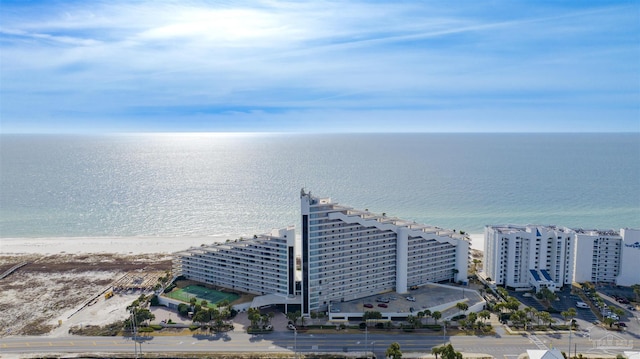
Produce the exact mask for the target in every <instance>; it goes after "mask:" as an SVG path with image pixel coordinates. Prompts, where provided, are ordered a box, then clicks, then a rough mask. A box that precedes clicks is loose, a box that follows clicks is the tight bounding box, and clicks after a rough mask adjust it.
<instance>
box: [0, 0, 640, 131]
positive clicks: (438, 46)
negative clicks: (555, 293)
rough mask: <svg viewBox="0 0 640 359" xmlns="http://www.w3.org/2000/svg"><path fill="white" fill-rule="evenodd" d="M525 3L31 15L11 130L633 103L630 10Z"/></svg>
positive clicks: (203, 5) (189, 7)
mask: <svg viewBox="0 0 640 359" xmlns="http://www.w3.org/2000/svg"><path fill="white" fill-rule="evenodd" d="M468 6H472V5H468ZM511 6H513V5H511ZM532 6H533V5H529V7H532ZM521 7H522V8H518V10H519V11H515V12H511V13H506V14H497V15H496V14H494V13H493V12H492V11H493V10H492V11H487V12H483V11H482V9H481V7H478V8H476V9H473V8H466V9H465V8H456V7H455V6H451V5H450V4H449V3H442V4H435V3H429V4H423V3H413V2H402V3H387V4H382V3H365V2H279V1H263V2H260V3H254V2H224V3H210V2H139V3H134V4H131V3H125V2H95V3H75V4H69V5H64V4H63V5H60V6H57V7H52V6H47V5H46V4H44V5H40V7H38V8H22V7H18V8H16V9H12V11H11V12H9V14H10V15H5V17H4V18H3V24H2V30H0V36H2V43H0V46H2V47H1V48H0V49H1V50H2V53H1V55H0V56H1V57H2V83H3V85H2V92H3V93H2V95H3V98H5V99H6V100H5V101H3V103H4V104H5V105H4V106H3V120H4V119H7V118H8V120H5V121H12V120H11V119H12V118H16V119H17V118H18V117H21V116H22V117H24V116H25V114H26V113H27V112H29V111H24V110H22V109H21V108H20V106H21V105H23V104H26V103H30V102H31V103H33V102H34V101H35V102H37V103H38V105H39V106H38V107H39V109H38V111H36V112H33V113H31V115H32V116H38V115H39V116H43V117H46V114H47V113H49V114H53V113H57V112H59V111H62V112H65V111H67V113H72V112H73V111H76V110H77V111H79V112H82V113H86V112H89V111H90V110H94V111H104V112H111V113H117V114H127V111H129V110H131V109H133V110H132V111H134V110H135V109H139V108H146V107H154V106H156V107H160V108H161V107H164V106H175V107H184V108H185V113H186V115H185V116H189V113H191V112H193V113H197V112H198V111H200V110H199V108H215V107H223V108H224V107H229V106H237V107H240V108H244V107H248V108H256V107H264V108H271V107H277V108H279V109H280V110H283V109H284V111H286V108H288V109H290V111H294V110H295V111H303V112H304V111H306V109H308V110H310V111H311V110H313V111H315V110H316V109H321V108H324V109H326V110H333V111H343V110H344V109H349V111H348V112H346V113H349V114H351V115H353V116H355V115H354V113H353V112H351V111H352V110H356V109H363V108H384V109H392V108H394V107H395V108H397V109H398V110H399V111H406V109H414V108H421V107H422V108H426V109H432V108H443V109H451V110H452V113H455V111H453V110H455V109H456V108H458V107H463V108H467V107H473V106H476V107H479V106H487V105H492V106H496V107H498V108H499V106H518V107H519V108H520V109H524V107H525V105H526V104H536V105H534V106H539V105H540V104H541V103H542V104H554V105H555V104H557V102H558V101H567V103H566V105H567V106H573V107H575V109H576V110H575V114H576V115H574V116H577V114H578V113H579V112H580V111H579V110H578V108H579V107H580V106H581V105H582V103H583V100H581V99H584V98H589V103H591V104H593V103H601V104H603V105H606V104H610V105H615V106H624V103H626V100H623V99H627V98H632V97H633V96H632V95H633V94H634V93H635V94H637V93H638V92H639V90H638V88H637V81H636V82H634V81H633V79H634V78H637V75H638V72H639V69H638V68H639V66H640V65H638V64H637V61H636V63H635V64H634V63H633V62H632V61H629V59H634V58H635V59H636V60H637V44H636V45H633V44H631V45H630V44H628V43H625V39H626V41H629V39H631V41H633V39H634V38H635V37H634V36H633V35H629V34H628V33H627V32H629V31H634V30H638V24H637V22H635V20H634V19H635V18H634V17H633V16H632V15H629V14H628V12H629V9H628V8H624V7H622V8H619V7H614V8H595V9H591V8H585V9H583V8H578V9H571V8H568V9H560V10H561V11H560V12H558V11H556V9H547V8H545V7H536V8H535V9H530V8H527V5H521ZM529 10H535V11H532V13H535V14H536V15H535V16H532V15H529V14H528V11H529ZM603 30H604V31H606V32H605V33H603ZM636 37H637V36H636ZM634 56H635V57H634ZM633 75H636V76H635V77H634V76H633ZM620 90H622V91H623V93H621V94H619V96H612V95H611V94H610V93H609V92H611V91H620ZM630 94H631V95H630ZM554 96H555V98H554ZM621 103H622V104H621ZM189 106H194V110H192V111H189V110H188V107H189ZM524 110H526V109H524ZM21 111H22V112H21ZM241 112H242V110H241ZM403 113H406V112H403ZM504 113H505V114H507V113H510V112H508V111H506V110H505V112H504ZM128 115H129V116H130V118H131V119H132V121H135V120H133V119H135V113H130V114H128ZM367 115H368V116H371V115H372V114H371V113H367ZM254 116H256V117H259V116H258V115H257V114H254ZM374 117H375V116H374ZM274 121H275V120H274Z"/></svg>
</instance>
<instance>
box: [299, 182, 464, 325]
mask: <svg viewBox="0 0 640 359" xmlns="http://www.w3.org/2000/svg"><path fill="white" fill-rule="evenodd" d="M300 198H301V214H302V311H303V314H309V313H310V312H312V311H317V310H325V309H327V307H328V306H329V305H330V304H331V303H332V302H333V303H335V302H341V301H349V300H354V299H358V298H363V297H366V296H370V295H374V294H378V293H382V292H385V291H392V290H395V291H396V292H398V293H404V292H407V290H408V289H409V288H410V287H411V286H414V285H420V284H425V283H434V282H447V281H464V280H466V279H467V267H468V256H469V240H468V238H467V237H466V236H465V235H462V234H459V233H456V232H454V231H450V230H445V229H442V228H438V227H433V226H427V225H422V224H417V223H415V222H412V221H406V220H401V219H398V218H391V217H387V216H386V215H377V214H373V213H370V212H368V211H367V210H364V211H362V210H355V209H353V208H350V207H345V206H341V205H339V204H337V203H334V202H332V201H331V199H330V198H318V197H314V196H312V195H311V194H310V193H306V192H305V191H304V190H302V191H301V195H300Z"/></svg>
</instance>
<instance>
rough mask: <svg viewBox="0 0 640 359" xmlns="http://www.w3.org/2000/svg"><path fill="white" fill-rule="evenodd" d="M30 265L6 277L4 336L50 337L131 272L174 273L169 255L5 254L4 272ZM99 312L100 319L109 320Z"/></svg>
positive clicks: (1, 306)
mask: <svg viewBox="0 0 640 359" xmlns="http://www.w3.org/2000/svg"><path fill="white" fill-rule="evenodd" d="M25 261H27V262H29V264H27V265H25V266H23V267H21V268H20V269H18V270H17V271H15V272H14V273H12V274H11V275H9V276H8V277H6V278H4V279H0V313H3V315H2V316H1V317H0V337H2V336H6V335H28V334H44V333H49V332H51V330H52V329H54V328H56V327H57V326H58V320H62V321H63V322H67V321H70V320H69V317H72V316H73V315H75V314H74V313H76V312H77V311H78V310H79V309H80V308H82V307H83V306H84V305H85V304H87V303H88V302H89V301H90V300H91V299H92V298H95V297H96V296H99V295H100V294H101V293H102V292H103V291H104V290H105V289H107V288H108V287H109V286H110V284H111V283H113V282H114V281H116V280H118V279H120V278H122V277H123V276H124V275H125V274H126V273H131V272H140V273H146V272H148V271H166V270H170V269H171V258H170V257H169V256H168V255H163V254H144V255H121V254H76V255H71V254H57V255H34V254H25V255H2V256H0V273H2V272H4V271H5V270H7V269H9V268H10V267H12V266H14V265H15V264H18V263H21V262H25ZM99 299H101V300H102V301H104V299H103V298H99ZM126 300H128V299H126ZM116 301H117V298H114V302H116ZM83 311H86V312H89V313H91V312H92V311H90V310H83ZM93 313H94V315H93V316H94V318H93V319H95V320H96V321H104V319H109V318H100V317H105V315H104V313H101V312H95V311H93ZM101 319H102V320H101Z"/></svg>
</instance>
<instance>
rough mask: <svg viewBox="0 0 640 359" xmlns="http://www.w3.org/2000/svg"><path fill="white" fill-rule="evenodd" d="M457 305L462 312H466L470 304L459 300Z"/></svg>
mask: <svg viewBox="0 0 640 359" xmlns="http://www.w3.org/2000/svg"><path fill="white" fill-rule="evenodd" d="M456 307H458V310H460V311H461V312H462V314H464V312H466V311H467V309H469V304H467V303H464V302H459V303H456Z"/></svg>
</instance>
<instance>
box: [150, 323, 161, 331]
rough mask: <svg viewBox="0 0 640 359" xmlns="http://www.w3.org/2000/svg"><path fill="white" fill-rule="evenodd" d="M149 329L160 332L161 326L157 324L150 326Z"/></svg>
mask: <svg viewBox="0 0 640 359" xmlns="http://www.w3.org/2000/svg"><path fill="white" fill-rule="evenodd" d="M149 327H150V328H153V330H162V329H163V326H162V325H159V324H151V325H150V326H149Z"/></svg>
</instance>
